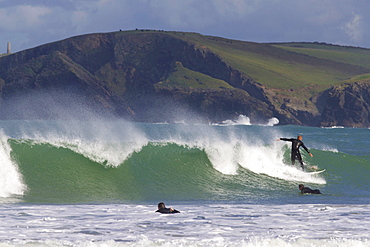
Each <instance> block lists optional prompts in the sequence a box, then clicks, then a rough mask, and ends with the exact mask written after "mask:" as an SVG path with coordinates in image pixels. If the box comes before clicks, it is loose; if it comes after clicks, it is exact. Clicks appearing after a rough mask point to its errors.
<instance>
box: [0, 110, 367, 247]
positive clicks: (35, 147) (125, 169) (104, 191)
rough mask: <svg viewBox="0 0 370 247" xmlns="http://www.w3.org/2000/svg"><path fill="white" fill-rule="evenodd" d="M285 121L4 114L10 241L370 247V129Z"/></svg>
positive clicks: (2, 239)
mask: <svg viewBox="0 0 370 247" xmlns="http://www.w3.org/2000/svg"><path fill="white" fill-rule="evenodd" d="M277 122H278V121H277V120H274V119H272V120H271V121H270V122H269V123H266V124H261V125H251V124H250V121H249V120H248V118H246V117H243V116H241V117H240V118H239V119H238V120H236V121H225V122H223V123H221V124H186V123H178V124H166V123H158V124H147V123H132V122H127V121H124V120H119V119H114V120H110V121H108V120H101V119H94V121H18V120H17V121H0V219H1V223H0V246H370V230H369V229H370V189H369V188H370V179H369V177H370V176H369V175H370V129H361V128H343V127H332V128H314V127H302V126H277V125H275V124H276V123H277ZM297 135H302V136H303V142H304V143H305V145H306V146H307V147H308V148H309V150H310V151H311V152H312V154H313V155H314V157H310V156H309V155H308V154H307V153H306V152H305V151H304V150H303V149H302V150H301V153H302V155H303V159H304V161H305V171H303V170H302V169H301V168H300V166H299V164H298V163H297V164H295V165H291V164H290V150H291V147H290V143H289V142H284V141H277V139H278V138H281V137H285V138H293V137H294V138H295V137H296V136H297ZM322 169H326V171H325V172H323V173H320V174H310V173H309V172H310V171H314V170H322ZM300 183H302V184H304V185H305V186H308V187H310V188H312V189H319V190H320V191H321V192H322V194H321V195H301V194H300V193H299V190H298V184H300ZM162 201H163V202H165V204H166V206H168V207H173V208H175V209H177V210H179V211H181V213H179V214H172V215H164V214H159V213H155V210H156V209H157V204H158V202H162Z"/></svg>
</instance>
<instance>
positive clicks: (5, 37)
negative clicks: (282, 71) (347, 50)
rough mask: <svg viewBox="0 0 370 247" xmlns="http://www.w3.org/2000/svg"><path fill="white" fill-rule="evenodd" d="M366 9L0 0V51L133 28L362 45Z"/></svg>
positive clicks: (368, 32)
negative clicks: (8, 47)
mask: <svg viewBox="0 0 370 247" xmlns="http://www.w3.org/2000/svg"><path fill="white" fill-rule="evenodd" d="M369 13H370V0H0V53H5V52H6V48H7V42H10V43H11V51H12V52H13V53H14V52H18V51H21V50H25V49H29V48H33V47H36V46H39V45H43V44H46V43H50V42H54V41H59V40H63V39H66V38H69V37H72V36H77V35H82V34H87V33H107V32H114V31H118V30H120V29H121V30H133V29H136V28H138V29H155V30H166V31H184V32H196V33H200V34H203V35H212V36H219V37H224V38H229V39H236V40H243V41H252V42H260V43H268V42H292V41H294V42H325V43H330V44H339V45H347V46H356V47H364V48H370V14H369ZM2 47H3V48H2Z"/></svg>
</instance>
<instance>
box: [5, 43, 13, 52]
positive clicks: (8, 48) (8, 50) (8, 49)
mask: <svg viewBox="0 0 370 247" xmlns="http://www.w3.org/2000/svg"><path fill="white" fill-rule="evenodd" d="M6 53H8V54H10V53H12V52H11V50H10V42H8V47H7V49H6Z"/></svg>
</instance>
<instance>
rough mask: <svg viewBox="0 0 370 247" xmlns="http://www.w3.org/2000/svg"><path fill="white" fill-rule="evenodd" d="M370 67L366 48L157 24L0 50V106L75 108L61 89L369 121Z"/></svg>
mask: <svg viewBox="0 0 370 247" xmlns="http://www.w3.org/2000/svg"><path fill="white" fill-rule="evenodd" d="M369 73H370V50H368V49H363V48H356V47H344V46H338V45H330V44H325V43H317V42H315V43H272V44H264V43H254V42H246V41H238V40H230V39H225V38H221V37H213V36H205V35H201V34H197V33H186V32H173V31H166V32H165V31H156V30H131V31H123V32H122V31H120V32H113V33H98V34H88V35H81V36H76V37H72V38H68V39H65V40H61V41H57V42H53V43H49V44H45V45H42V46H39V47H35V48H33V49H29V50H25V51H21V52H18V53H14V54H10V55H8V56H3V57H0V90H1V93H2V101H0V104H1V107H0V115H1V117H2V118H30V117H32V118H56V117H60V116H58V114H56V112H57V111H55V109H52V108H50V107H51V105H57V106H60V107H69V108H68V109H73V106H71V105H70V104H71V102H72V101H73V100H66V97H64V96H65V94H66V95H68V96H71V95H72V96H73V99H83V101H84V102H87V105H88V106H89V107H93V108H94V109H99V112H106V113H107V112H109V113H110V114H113V115H118V116H123V117H126V118H130V119H132V120H134V121H150V122H157V121H160V122H163V121H167V122H171V121H178V118H179V117H180V118H182V119H189V118H191V117H194V116H196V118H202V119H203V120H205V121H207V122H209V121H212V122H217V121H223V120H226V119H232V118H235V117H237V116H238V115H240V114H243V115H246V116H249V117H250V118H251V121H252V123H253V122H263V121H265V122H266V121H267V120H268V118H271V117H277V118H279V120H280V123H281V124H304V125H312V126H317V125H340V124H343V125H346V126H369V125H370V119H369V118H368V112H369V110H368V109H369V99H368V98H369V97H367V96H366V95H367V93H368V88H369V82H368V81H369V80H368V79H369ZM341 85H346V86H341ZM41 92H43V93H44V92H47V93H46V94H42V96H40V93H41ZM36 95H37V96H36ZM61 95H62V96H63V97H62V96H61ZM25 98H26V99H27V101H25V100H24V99H25ZM20 99H22V100H20ZM349 99H350V100H349ZM50 101H56V102H54V103H53V104H50ZM39 108H41V109H42V110H37V109H39ZM49 108H50V109H49ZM64 112H65V111H64ZM76 115H79V114H76ZM344 117H345V118H346V120H345V121H343V120H341V119H342V118H344Z"/></svg>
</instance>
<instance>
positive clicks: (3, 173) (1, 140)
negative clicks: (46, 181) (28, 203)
mask: <svg viewBox="0 0 370 247" xmlns="http://www.w3.org/2000/svg"><path fill="white" fill-rule="evenodd" d="M0 161H1V162H0V197H10V196H11V195H23V194H24V192H25V191H26V186H25V185H24V184H23V182H22V176H21V174H20V172H19V171H18V166H17V164H16V163H15V162H14V161H13V160H12V158H11V147H10V145H9V144H8V137H7V136H6V135H5V134H4V133H3V132H2V131H0Z"/></svg>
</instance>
